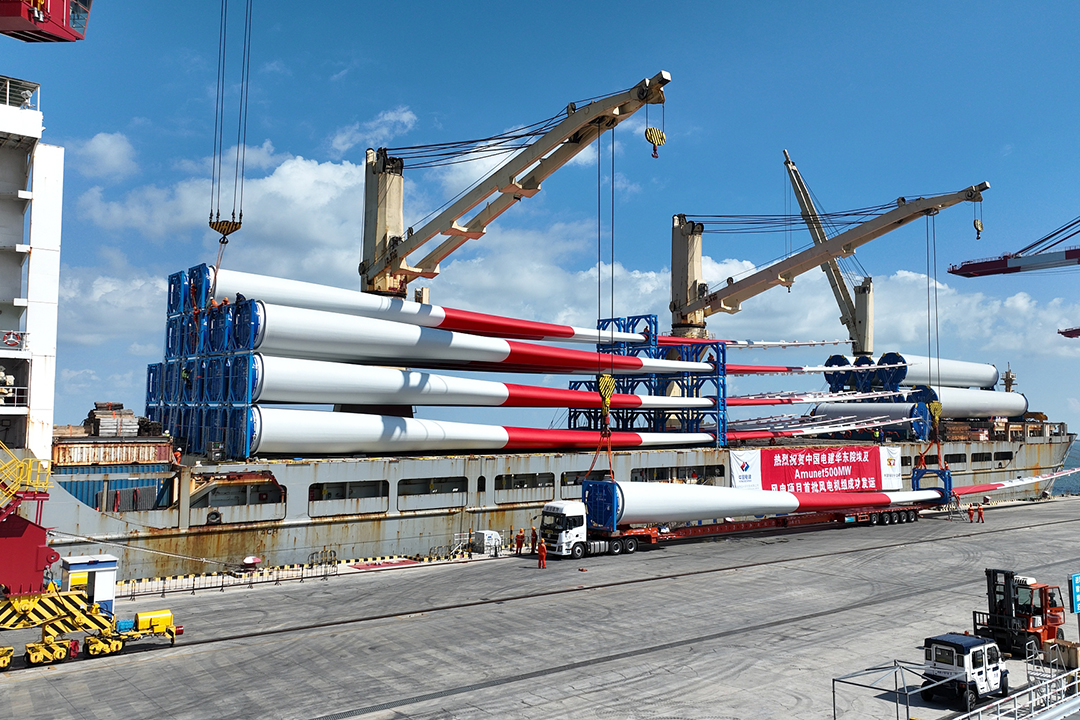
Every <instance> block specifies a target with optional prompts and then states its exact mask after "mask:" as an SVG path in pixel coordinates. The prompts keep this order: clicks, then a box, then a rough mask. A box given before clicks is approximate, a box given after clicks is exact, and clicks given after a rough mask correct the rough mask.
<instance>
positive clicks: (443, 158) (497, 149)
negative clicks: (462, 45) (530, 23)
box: [385, 89, 648, 169]
mask: <svg viewBox="0 0 1080 720" xmlns="http://www.w3.org/2000/svg"><path fill="white" fill-rule="evenodd" d="M628 90H629V89H624V90H618V91H616V92H613V93H607V94H604V95H596V96H593V97H591V98H585V99H583V100H577V101H575V102H573V103H571V104H570V105H569V106H567V108H566V109H564V110H561V111H560V112H558V113H556V114H555V115H552V116H551V117H549V118H545V119H544V120H539V121H537V122H535V123H532V124H530V125H524V126H522V127H520V128H515V129H513V130H507V131H506V132H502V133H497V134H495V135H489V136H488V137H485V138H476V139H473V140H455V141H451V142H445V143H428V144H424V145H403V146H401V147H396V148H385V150H386V151H387V153H393V156H394V157H397V158H401V159H402V160H420V161H421V162H420V163H416V164H412V165H410V167H412V168H415V169H426V168H434V167H443V166H446V165H456V164H459V163H464V162H470V161H472V160H475V159H477V158H478V157H479V158H486V157H495V156H499V155H506V154H510V153H513V152H515V151H518V150H521V149H523V148H525V147H528V145H529V143H527V142H524V141H525V140H527V139H529V138H534V137H539V136H541V135H544V134H546V133H548V132H550V131H551V130H553V129H554V128H555V127H556V126H558V124H559V123H560V122H561V121H562V120H563V118H566V117H569V116H570V108H571V107H574V108H576V106H577V104H578V103H586V102H592V101H594V100H602V99H606V98H609V97H614V96H616V95H619V94H622V93H625V92H627V91H628ZM647 107H648V106H647V105H646V108H647ZM510 141H522V142H520V143H518V144H516V145H506V143H508V142H510ZM465 156H473V157H465Z"/></svg>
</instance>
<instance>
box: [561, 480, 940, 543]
mask: <svg viewBox="0 0 1080 720" xmlns="http://www.w3.org/2000/svg"><path fill="white" fill-rule="evenodd" d="M780 495H786V493H775V492H769V491H761V490H758V491H753V490H738V489H732V488H724V487H716V486H712V485H688V484H682V483H651V482H632V483H620V482H612V481H610V480H586V481H585V482H584V483H582V500H556V501H553V502H549V503H547V504H546V505H544V509H543V512H542V515H541V521H540V537H541V539H542V540H543V541H544V543H545V544H546V545H547V548H548V552H549V553H550V554H552V555H554V556H557V557H571V558H574V559H580V558H582V557H584V556H585V555H604V554H608V555H621V554H622V553H627V554H630V553H633V552H636V551H637V549H638V548H640V547H645V546H654V545H657V544H659V543H662V542H665V541H671V540H685V539H690V538H703V537H715V536H718V535H726V534H730V533H739V532H749V531H754V530H768V529H778V528H790V527H805V526H814V525H855V524H866V525H891V524H895V523H905V522H915V521H917V520H918V519H919V511H920V510H922V509H926V508H930V507H938V506H939V504H938V503H931V502H926V503H917V504H911V505H902V506H900V505H888V506H884V507H877V506H868V507H850V508H843V509H835V510H823V511H817V512H802V513H789V512H785V510H789V508H786V507H785V506H784V505H783V504H782V503H781V501H782V498H776V497H773V496H780ZM777 513H779V514H777ZM748 515H774V516H773V517H761V518H760V519H754V520H746V521H738V522H736V521H734V520H730V519H724V520H721V519H722V518H728V517H729V516H744V517H745V516H748ZM706 521H709V522H707V523H706ZM687 523H693V524H687ZM676 524H678V525H676Z"/></svg>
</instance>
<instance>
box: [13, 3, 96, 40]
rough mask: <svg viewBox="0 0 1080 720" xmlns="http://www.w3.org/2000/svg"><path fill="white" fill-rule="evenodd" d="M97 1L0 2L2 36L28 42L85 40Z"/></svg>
mask: <svg viewBox="0 0 1080 720" xmlns="http://www.w3.org/2000/svg"><path fill="white" fill-rule="evenodd" d="M93 1H94V0H0V35H10V36H11V37H13V38H16V39H18V40H22V41H24V42H74V41H75V40H82V39H83V38H85V37H86V24H87V22H89V20H90V5H91V3H93Z"/></svg>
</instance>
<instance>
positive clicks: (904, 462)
mask: <svg viewBox="0 0 1080 720" xmlns="http://www.w3.org/2000/svg"><path fill="white" fill-rule="evenodd" d="M900 467H911V458H910V457H909V456H907V455H904V456H903V457H901V458H900ZM927 659H929V658H927Z"/></svg>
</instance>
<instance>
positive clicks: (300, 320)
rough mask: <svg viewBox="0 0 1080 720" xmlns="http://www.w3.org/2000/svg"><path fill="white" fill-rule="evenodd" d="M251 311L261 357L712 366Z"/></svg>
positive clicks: (613, 368) (612, 368) (548, 367)
mask: <svg viewBox="0 0 1080 720" xmlns="http://www.w3.org/2000/svg"><path fill="white" fill-rule="evenodd" d="M251 315H252V318H253V320H254V323H255V326H256V329H255V330H254V341H253V344H252V349H253V350H258V351H259V352H261V353H263V354H265V355H277V356H283V357H296V358H306V359H311V360H333V361H339V362H370V361H380V360H382V361H389V362H392V363H394V364H400V365H409V366H422V367H434V368H467V369H480V370H499V371H503V372H525V373H574V374H589V375H595V374H597V373H599V372H612V373H615V374H645V373H664V374H675V373H683V372H696V373H707V372H711V371H712V369H713V365H712V363H709V362H686V361H680V360H663V359H655V358H649V357H637V356H633V355H612V354H606V353H594V352H585V351H582V350H569V349H565V348H558V347H551V346H546V345H534V344H531V343H524V342H520V341H518V340H504V339H502V338H493V337H485V336H481V335H472V334H469V333H463V332H456V331H449V330H439V329H436V328H429V327H420V326H417V325H409V324H405V323H400V322H393V321H389V320H378V319H374V318H369V317H361V316H357V315H345V314H342V313H332V312H326V311H323V310H309V309H305V308H295V307H289V306H286V305H271V304H267V303H263V302H261V301H258V302H255V303H254V304H253V306H252V313H251Z"/></svg>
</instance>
